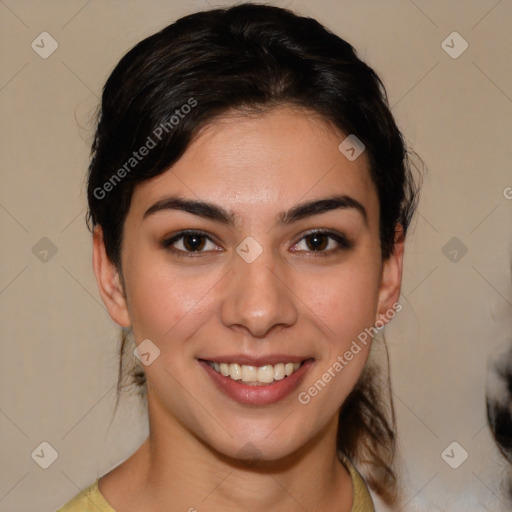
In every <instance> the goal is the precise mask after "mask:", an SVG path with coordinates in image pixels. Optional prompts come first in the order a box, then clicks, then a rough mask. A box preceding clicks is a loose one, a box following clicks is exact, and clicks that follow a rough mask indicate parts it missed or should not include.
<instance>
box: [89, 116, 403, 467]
mask: <svg viewBox="0 0 512 512" xmlns="http://www.w3.org/2000/svg"><path fill="white" fill-rule="evenodd" d="M345 137H346V135H344V134H342V133H341V132H339V131H337V130H335V129H334V128H332V127H331V126H330V125H328V124H327V123H326V122H325V121H323V120H321V119H320V118H318V117H316V116H314V115H312V114H311V113H306V112H304V111H300V110H293V109H291V108H280V109H278V110H274V111H272V112H270V113H267V114H264V115H261V114H260V115H259V116H251V117H242V116H240V115H230V116H226V117H224V118H222V119H221V120H217V121H215V122H214V123H212V124H210V125H208V126H207V127H206V128H205V129H203V130H202V131H201V132H200V133H199V134H198V136H197V137H196V139H195V140H194V141H193V143H192V144H191V145H190V146H189V148H188V150H187V151H186V153H185V154H184V155H183V157H182V158H181V159H180V160H179V161H178V162H177V163H176V164H175V165H173V167H172V168H171V169H169V170H167V171H166V172H164V173H163V174H161V175H160V176H157V177H156V178H154V179H151V180H150V181H147V182H144V183H142V184H139V185H137V187H136V189H135V191H134V194H133V197H132V201H131V206H130V210H129V212H128V214H127V217H126V221H125V226H124V239H123V246H122V271H123V284H124V289H123V290H121V285H120V280H119V277H118V274H116V273H115V270H112V269H113V267H112V266H109V265H108V263H107V262H106V261H105V256H104V247H103V245H102V240H101V236H98V233H99V232H97V233H96V235H95V246H94V254H95V256H94V258H95V264H94V266H95V271H96V275H97V278H98V283H99V286H100V291H101V293H102V296H103V299H104V301H105V303H106V305H107V307H108V310H109V312H110V315H111V316H112V318H113V319H114V320H115V321H116V322H117V323H118V324H120V325H123V326H128V325H130V326H131V327H132V329H133V333H134V336H135V340H136V343H137V344H139V343H141V342H142V341H143V340H150V342H147V341H146V342H145V343H146V345H145V347H146V348H148V347H149V349H148V350H147V351H146V352H148V353H149V354H150V355H149V356H146V358H148V361H152V362H151V363H150V364H148V365H147V366H145V367H144V369H145V372H146V376H147V384H148V400H149V404H150V418H151V417H153V418H155V419H156V418H158V419H159V424H164V423H167V424H168V425H174V426H176V425H179V428H181V429H183V430H185V431H187V432H189V433H190V434H192V435H193V436H194V438H195V439H200V440H201V441H203V442H204V443H206V445H207V446H210V447H212V448H214V449H215V450H216V451H218V452H220V453H222V454H224V455H227V456H233V457H236V456H237V454H239V453H240V450H241V448H242V447H243V446H244V445H246V444H247V443H251V444H252V445H254V446H255V447H256V448H255V449H256V450H257V451H258V454H259V456H261V457H262V458H264V459H269V460H273V459H277V458H280V457H284V456H286V455H287V454H290V453H292V452H293V451H294V450H297V449H298V448H300V447H301V446H303V445H305V444H306V443H308V442H309V441H312V440H313V439H314V438H315V436H317V435H319V434H320V433H321V432H323V431H325V428H326V427H328V426H329V425H331V426H332V425H334V426H335V425H336V421H337V415H338V411H339V408H340V406H341V405H342V403H343V402H344V400H345V398H346V397H347V395H348V394H349V393H350V391H351V390H352V388H353V387H354V385H355V384H356V381H357V379H358V377H359V376H360V374H361V372H362V370H363V368H364V365H365V363H366V361H367V358H368V355H369V350H370V345H371V341H370V340H369V339H367V341H366V344H364V343H361V342H360V341H359V342H357V340H358V336H360V335H361V333H362V332H364V330H365V328H369V327H372V326H373V325H374V324H375V322H376V321H377V320H379V319H381V318H383V316H384V315H385V314H386V312H387V311H389V310H390V308H392V305H393V304H394V303H395V302H396V301H397V299H398V296H399V288H400V279H401V254H402V253H401V247H402V246H401V243H399V244H398V245H397V246H396V249H397V250H396V251H395V254H393V255H392V256H391V257H390V258H389V259H387V260H384V261H383V260H382V259H381V251H380V243H379V199H378V195H377V191H376V189H375V186H374V184H373V182H372V181H371V178H370V173H369V169H368V161H367V158H366V155H365V153H364V152H363V153H362V154H361V155H360V156H359V157H358V158H357V159H355V160H353V161H351V160H349V159H347V158H346V157H345V155H344V154H343V153H342V152H341V151H340V150H339V149H338V146H339V144H340V143H341V142H342V141H343V139H344V138H345ZM179 200H181V202H180V201H179ZM187 201H188V203H187ZM203 203H207V204H203ZM184 232H185V233H184ZM125 299H126V300H125ZM385 321H386V318H383V322H385ZM359 339H361V337H360V338H359ZM354 340H355V341H356V342H357V346H358V347H359V350H358V351H357V350H356V349H355V348H354ZM148 343H149V344H148ZM351 347H352V348H351ZM158 350H159V351H160V353H159V355H158V357H156V358H154V357H155V355H156V354H157V351H158ZM347 351H348V352H351V353H352V357H350V358H349V357H348V356H347V357H345V356H346V355H347ZM153 358H154V360H153ZM336 361H338V365H336ZM342 361H343V362H342ZM293 363H295V364H293ZM340 366H341V367H342V368H341V369H340ZM292 372H293V373H292ZM288 374H289V375H288ZM326 375H327V376H326ZM329 376H330V378H329ZM319 380H320V381H321V383H322V384H319V383H318V381H319ZM315 383H316V386H315ZM315 390H316V391H315Z"/></svg>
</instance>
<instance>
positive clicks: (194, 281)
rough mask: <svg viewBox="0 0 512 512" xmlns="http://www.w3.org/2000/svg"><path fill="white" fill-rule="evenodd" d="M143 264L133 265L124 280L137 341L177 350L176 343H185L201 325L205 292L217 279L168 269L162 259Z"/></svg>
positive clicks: (204, 306) (205, 300)
mask: <svg viewBox="0 0 512 512" xmlns="http://www.w3.org/2000/svg"><path fill="white" fill-rule="evenodd" d="M143 260H144V258H143V257H141V258H140V260H138V261H134V262H133V264H132V265H131V268H130V269H129V275H128V278H127V280H129V282H130V288H129V308H130V319H131V322H132V329H133V331H134V334H135V337H136V340H139V339H140V340H142V339H145V338H149V339H154V340H155V342H157V344H158V345H159V346H160V347H161V348H162V349H163V348H165V349H166V350H170V349H172V348H176V349H177V345H178V344H179V340H183V339H186V338H187V337H188V336H189V335H190V334H192V333H193V332H194V331H195V330H197V328H198V327H199V326H200V325H201V322H202V321H204V319H203V316H204V315H203V313H204V311H205V308H206V307H207V305H208V291H209V290H210V289H211V288H212V287H214V285H215V282H216V281H217V280H218V277H217V278H216V276H215V275H211V274H209V273H204V274H202V275H201V276H198V275H197V271H196V273H195V275H192V274H191V273H190V272H187V269H186V268H183V269H176V268H174V269H171V268H170V266H169V265H168V264H166V263H165V262H162V261H161V259H160V260H159V261H155V260H153V261H149V260H146V262H144V263H143ZM146 269H150V270H149V271H148V270H146ZM171 339H172V340H173V343H172V344H170V343H169V340H171ZM177 342H178V343H177ZM171 345H172V346H171Z"/></svg>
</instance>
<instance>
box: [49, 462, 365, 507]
mask: <svg viewBox="0 0 512 512" xmlns="http://www.w3.org/2000/svg"><path fill="white" fill-rule="evenodd" d="M342 462H344V464H345V466H346V468H347V469H348V470H349V472H350V476H351V477H352V488H353V490H354V502H353V504H352V510H351V512H375V508H374V507H373V501H372V498H371V496H370V493H369V491H368V487H366V483H365V482H364V480H363V478H362V477H361V475H360V474H359V473H358V471H357V469H356V468H355V467H354V466H353V464H352V463H351V462H350V461H349V460H348V459H347V458H346V457H343V460H342ZM98 482H99V478H97V479H96V481H95V482H94V483H93V484H92V485H90V486H89V487H87V489H85V490H84V491H83V492H81V493H80V494H78V495H77V496H75V497H74V498H73V499H72V500H71V501H69V502H68V503H66V504H65V505H64V506H63V507H61V508H59V509H58V510H57V512H116V511H115V510H114V509H113V508H112V507H111V506H110V505H109V504H108V502H107V500H106V499H105V498H104V497H103V495H102V494H101V493H100V491H99V488H98Z"/></svg>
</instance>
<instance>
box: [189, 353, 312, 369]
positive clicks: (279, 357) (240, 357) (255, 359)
mask: <svg viewBox="0 0 512 512" xmlns="http://www.w3.org/2000/svg"><path fill="white" fill-rule="evenodd" d="M198 359H199V360H203V361H211V362H212V363H219V364H220V363H236V364H241V365H242V364H243V365H246V366H265V365H267V364H271V365H275V364H278V363H302V361H306V360H307V359H313V358H312V357H305V356H297V355H291V354H288V355H287V354H268V355H266V356H263V355H258V356H250V355H248V354H230V355H225V356H209V357H199V358H198Z"/></svg>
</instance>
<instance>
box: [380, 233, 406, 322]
mask: <svg viewBox="0 0 512 512" xmlns="http://www.w3.org/2000/svg"><path fill="white" fill-rule="evenodd" d="M403 254H404V232H403V228H402V226H401V225H400V224H397V227H396V229H395V241H394V247H393V253H392V254H390V255H389V257H388V258H387V259H386V260H384V261H383V262H382V273H381V283H380V289H379V303H378V307H377V314H376V318H375V321H377V320H381V321H382V322H384V323H387V322H388V321H389V320H390V319H391V318H393V317H394V316H395V315H394V314H390V313H389V312H390V310H392V309H394V305H395V304H396V303H397V302H398V299H399V298H400V289H401V287H402V266H403Z"/></svg>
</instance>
